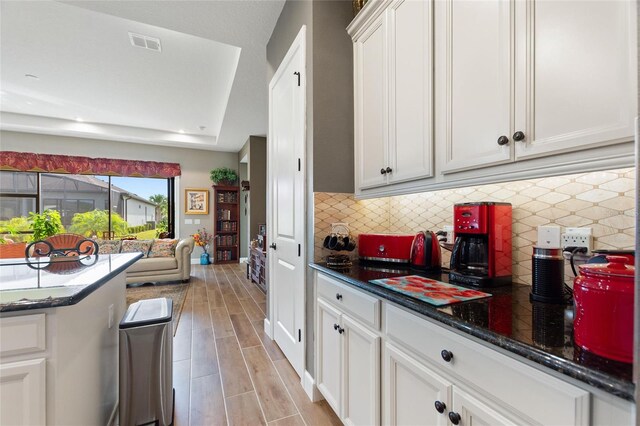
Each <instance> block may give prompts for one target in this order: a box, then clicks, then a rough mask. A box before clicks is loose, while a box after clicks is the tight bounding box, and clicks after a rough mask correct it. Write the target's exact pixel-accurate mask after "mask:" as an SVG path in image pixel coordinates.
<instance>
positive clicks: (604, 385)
mask: <svg viewBox="0 0 640 426" xmlns="http://www.w3.org/2000/svg"><path fill="white" fill-rule="evenodd" d="M309 267H311V268H312V269H315V270H318V271H320V272H323V273H325V274H327V275H330V276H332V277H334V278H336V279H338V280H341V281H344V282H346V283H348V284H351V285H353V286H355V287H358V288H360V289H362V290H364V291H367V292H369V293H372V294H375V295H376V296H379V297H381V298H383V299H386V300H388V301H391V302H394V303H396V304H398V305H400V306H402V307H405V308H407V309H410V310H412V311H414V312H417V313H419V314H421V315H424V316H426V317H429V318H431V319H434V320H436V321H438V322H440V323H442V324H445V325H448V326H449V327H452V328H455V329H456V330H459V331H461V332H463V333H465V334H468V335H470V336H474V337H476V338H478V339H480V340H483V341H485V342H487V343H490V344H492V345H495V346H498V347H500V348H502V349H504V350H506V351H509V352H511V353H514V354H516V355H519V356H521V357H524V358H526V359H528V360H530V361H533V362H535V363H537V364H540V365H543V366H545V367H547V368H550V369H552V370H554V371H557V372H559V373H561V374H563V375H565V376H569V377H571V378H573V379H576V380H579V381H581V382H584V383H586V384H588V385H591V386H593V387H595V388H598V389H602V390H603V391H605V392H607V393H610V394H612V395H615V396H617V397H619V398H622V399H626V400H628V401H631V402H635V395H634V394H635V386H634V385H633V383H631V382H627V381H624V380H620V379H618V378H616V377H612V376H610V375H608V374H605V373H601V372H599V371H596V370H593V369H590V368H589V367H585V366H583V365H579V364H576V363H573V362H571V361H568V360H565V359H562V358H559V357H557V356H555V355H553V354H550V353H548V352H545V351H543V350H542V349H539V348H535V347H532V346H529V345H526V344H523V343H520V342H518V341H515V340H513V339H511V338H509V337H506V336H503V335H500V334H498V333H494V332H492V331H490V330H487V329H484V328H480V327H477V326H475V325H473V324H469V323H468V322H466V321H464V320H461V319H457V318H455V317H452V316H450V315H448V314H445V313H442V312H439V311H438V310H437V308H436V307H433V306H430V305H428V304H426V303H424V302H421V301H419V300H415V299H412V298H410V297H408V296H404V295H402V294H399V293H395V292H393V291H391V290H386V289H384V288H383V287H379V286H375V285H372V284H369V283H366V282H363V281H360V280H357V279H354V278H351V277H348V276H346V275H344V274H342V273H340V271H336V270H333V269H330V268H327V267H325V266H322V265H318V264H316V263H310V264H309Z"/></svg>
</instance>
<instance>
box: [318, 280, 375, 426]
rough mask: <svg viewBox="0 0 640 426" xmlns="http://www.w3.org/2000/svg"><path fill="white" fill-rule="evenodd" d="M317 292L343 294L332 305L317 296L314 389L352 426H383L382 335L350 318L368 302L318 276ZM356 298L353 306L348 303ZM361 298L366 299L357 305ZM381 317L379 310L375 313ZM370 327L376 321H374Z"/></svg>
mask: <svg viewBox="0 0 640 426" xmlns="http://www.w3.org/2000/svg"><path fill="white" fill-rule="evenodd" d="M316 284H318V287H319V288H320V287H322V288H323V289H324V291H325V293H326V292H332V293H333V294H336V295H339V296H340V297H336V298H334V299H332V300H331V301H330V300H328V299H326V298H324V297H323V295H322V292H320V291H318V299H317V304H316V312H317V316H316V384H317V386H318V390H319V391H320V392H321V393H322V395H323V396H324V397H325V399H326V400H327V402H328V403H329V405H331V407H332V408H333V409H334V410H335V412H336V414H337V415H338V416H339V417H340V419H341V420H342V421H343V422H344V423H345V424H348V425H377V424H380V336H379V333H378V332H377V331H376V330H373V329H371V328H370V327H368V326H366V325H364V324H363V323H362V322H360V321H357V320H355V319H354V318H353V317H351V316H350V314H351V312H358V311H360V310H361V308H362V307H363V306H366V305H367V302H369V300H370V299H371V300H374V301H375V302H376V303H378V304H379V301H378V300H376V299H374V298H372V297H370V296H367V295H365V294H359V293H357V292H354V291H353V290H351V289H349V288H348V287H345V286H344V285H342V284H340V283H338V282H337V281H335V280H332V279H331V278H328V277H325V276H322V275H319V276H318V277H317V280H316ZM346 292H351V295H352V297H351V299H353V295H355V297H356V300H355V302H354V303H349V297H346V298H345V297H344V296H343V295H342V294H343V293H345V294H346V295H348V294H349V293H346ZM358 298H361V299H362V300H359V299H358ZM375 313H376V314H379V310H378V309H375ZM370 320H371V321H367V322H368V323H371V324H378V320H376V319H374V318H370Z"/></svg>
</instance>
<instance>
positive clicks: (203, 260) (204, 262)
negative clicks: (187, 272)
mask: <svg viewBox="0 0 640 426" xmlns="http://www.w3.org/2000/svg"><path fill="white" fill-rule="evenodd" d="M209 263H211V262H209V253H207V252H206V251H205V252H204V253H202V254H201V255H200V264H201V265H208V264H209Z"/></svg>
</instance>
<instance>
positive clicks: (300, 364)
mask: <svg viewBox="0 0 640 426" xmlns="http://www.w3.org/2000/svg"><path fill="white" fill-rule="evenodd" d="M305 32H306V27H304V26H303V27H302V29H301V30H300V32H299V33H298V36H297V37H296V39H295V40H294V42H293V44H292V45H291V47H290V48H289V51H288V52H287V55H286V56H285V58H284V59H283V60H282V63H281V64H280V67H279V68H278V70H277V71H276V73H275V75H274V76H273V79H272V80H271V83H270V84H269V146H268V150H269V153H268V154H269V156H268V168H269V183H268V186H269V198H270V199H269V205H270V208H269V210H268V213H267V223H268V227H267V229H268V232H269V243H270V246H269V247H270V249H269V252H268V255H267V258H268V259H269V290H268V291H269V306H270V309H269V317H270V324H271V326H272V327H273V335H272V337H273V338H274V340H275V341H276V343H277V344H278V346H280V348H281V349H282V352H283V353H284V354H285V356H286V357H287V358H288V359H289V362H290V363H291V365H292V366H293V368H294V369H295V370H296V372H297V373H298V374H299V375H302V372H303V369H304V339H303V336H302V330H303V329H304V304H305V300H304V287H305V268H304V265H305V262H304V253H305V250H304V229H305V227H304V222H305V201H304V198H305V191H304V170H303V167H304V164H305V161H304V158H305V157H304V151H305V150H304V145H305V117H306V111H305V102H306V96H305V90H306V89H305V87H306V85H305V39H306V38H305Z"/></svg>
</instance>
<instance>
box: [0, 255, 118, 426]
mask: <svg viewBox="0 0 640 426" xmlns="http://www.w3.org/2000/svg"><path fill="white" fill-rule="evenodd" d="M25 268H26V266H25ZM125 274H126V272H121V273H120V274H118V275H117V276H115V277H113V278H111V279H110V280H108V281H107V282H106V283H104V284H103V285H102V286H100V287H99V288H97V289H94V290H93V292H91V293H90V294H89V295H87V296H86V297H84V298H83V299H82V300H80V301H78V303H76V304H74V305H69V306H59V307H55V308H46V309H37V310H23V311H15V312H13V311H9V312H2V313H0V425H105V424H111V423H112V422H113V419H114V418H115V413H116V408H117V405H118V323H117V322H116V323H115V324H110V322H109V320H108V318H109V312H113V317H114V318H121V317H122V315H123V314H124V311H125V307H126V302H125V288H126V285H125V284H126V283H125ZM34 294H35V290H34Z"/></svg>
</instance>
